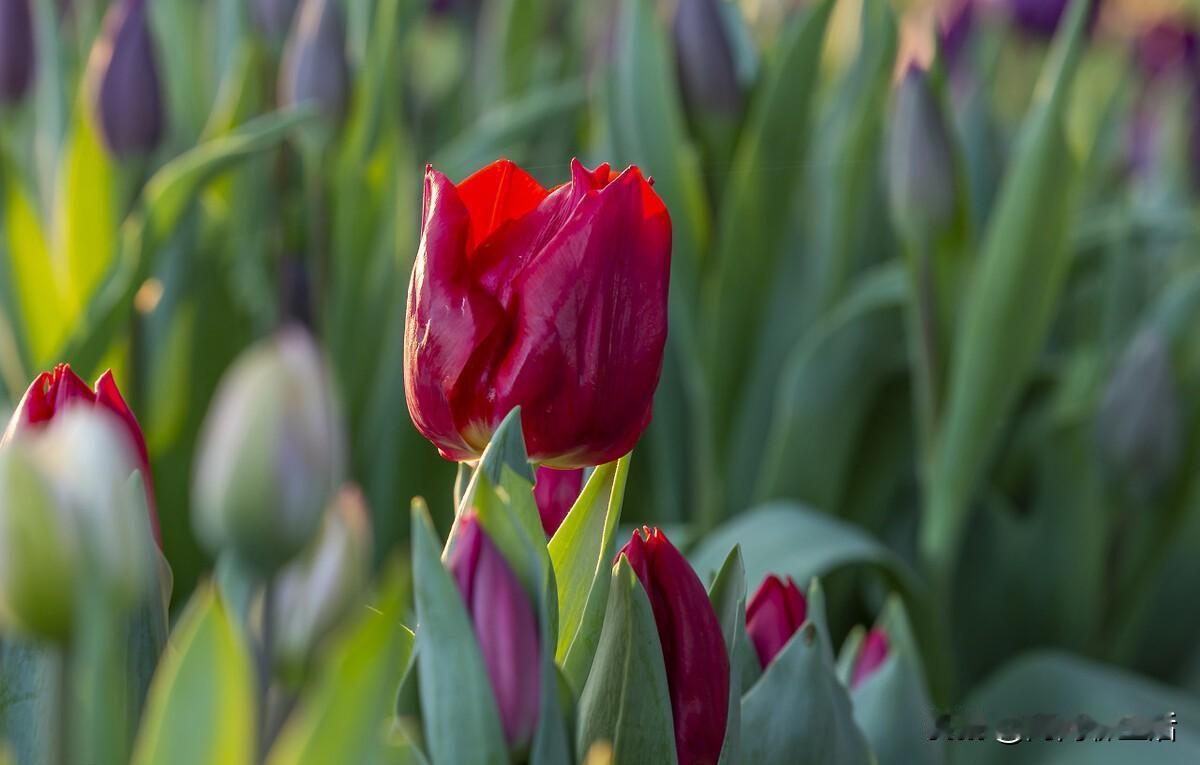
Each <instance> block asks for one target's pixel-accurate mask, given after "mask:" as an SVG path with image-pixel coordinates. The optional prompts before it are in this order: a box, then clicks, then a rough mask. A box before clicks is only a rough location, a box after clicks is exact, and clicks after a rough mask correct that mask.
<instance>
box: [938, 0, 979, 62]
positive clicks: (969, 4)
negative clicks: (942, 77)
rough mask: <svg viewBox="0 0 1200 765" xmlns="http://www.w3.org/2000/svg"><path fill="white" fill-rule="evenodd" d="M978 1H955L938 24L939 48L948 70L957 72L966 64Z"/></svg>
mask: <svg viewBox="0 0 1200 765" xmlns="http://www.w3.org/2000/svg"><path fill="white" fill-rule="evenodd" d="M976 1H977V0H954V1H953V2H952V3H951V4H950V6H949V8H948V9H947V11H946V13H944V14H943V15H942V16H941V17H940V18H939V22H938V48H939V50H940V52H941V56H942V60H943V61H944V62H945V65H946V69H948V70H950V71H952V72H953V71H955V70H958V69H960V68H961V66H962V65H963V64H965V63H966V62H965V60H964V58H965V55H966V52H967V48H968V46H969V45H970V42H971V35H972V33H973V32H974V29H975V3H976Z"/></svg>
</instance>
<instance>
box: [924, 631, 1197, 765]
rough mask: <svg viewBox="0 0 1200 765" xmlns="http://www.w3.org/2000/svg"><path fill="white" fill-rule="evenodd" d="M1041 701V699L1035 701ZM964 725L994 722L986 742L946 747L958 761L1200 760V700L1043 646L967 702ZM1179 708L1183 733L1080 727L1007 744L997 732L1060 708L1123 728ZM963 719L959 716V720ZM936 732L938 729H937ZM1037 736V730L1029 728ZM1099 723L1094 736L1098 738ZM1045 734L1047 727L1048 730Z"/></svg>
mask: <svg viewBox="0 0 1200 765" xmlns="http://www.w3.org/2000/svg"><path fill="white" fill-rule="evenodd" d="M1035 702H1036V703H1035ZM962 709H964V710H970V716H966V715H963V716H962V719H961V723H962V724H963V725H964V726H965V725H969V724H974V723H982V724H986V725H988V727H987V728H986V730H985V732H984V736H985V738H987V739H991V740H987V741H983V742H973V741H964V742H947V743H945V745H944V746H945V750H946V752H947V753H948V754H949V762H951V763H952V764H953V765H991V763H1011V762H1020V763H1022V765H1126V763H1132V762H1146V763H1150V762H1153V763H1154V764H1155V765H1173V764H1174V763H1178V764H1179V765H1184V763H1194V762H1198V761H1200V743H1198V742H1197V739H1196V737H1195V736H1194V735H1190V734H1191V733H1192V732H1193V731H1194V729H1192V728H1191V727H1190V726H1192V725H1194V723H1195V721H1196V720H1197V719H1200V701H1198V700H1197V699H1196V698H1194V697H1192V696H1188V695H1186V694H1184V693H1181V692H1179V691H1178V690H1176V689H1173V688H1168V687H1166V686H1163V685H1160V684H1158V683H1155V682H1152V681H1150V680H1147V679H1144V678H1141V677H1138V676H1136V675H1133V674H1130V673H1128V672H1125V671H1123V670H1119V669H1116V668H1112V667H1106V666H1104V665H1101V664H1096V663H1093V662H1090V661H1087V660H1085V659H1081V658H1079V657H1076V656H1071V655H1069V654H1061V653H1052V652H1037V653H1032V654H1027V655H1025V656H1023V657H1020V658H1018V659H1016V660H1015V661H1013V662H1012V663H1011V664H1009V665H1008V666H1007V667H1005V668H1004V669H1002V670H1001V671H1000V672H999V673H997V674H996V675H995V676H994V677H993V678H992V679H991V680H989V681H988V682H987V683H986V684H985V685H984V686H983V687H981V688H978V689H976V690H975V691H974V692H973V693H972V694H971V695H970V696H969V697H968V699H967V700H966V701H965V702H964V703H963V705H962ZM1171 712H1174V713H1175V714H1176V716H1177V719H1178V720H1179V723H1180V730H1179V731H1178V732H1177V736H1176V740H1175V741H1172V742H1170V743H1166V742H1161V743H1159V742H1151V741H1104V742H1096V741H1091V740H1088V741H1082V742H1080V741H1076V740H1075V738H1076V737H1077V735H1078V733H1077V732H1066V731H1064V732H1063V733H1064V736H1063V737H1064V739H1068V740H1064V741H1063V742H1061V743H1059V742H1057V741H1050V742H1044V741H1037V742H1033V741H1030V742H1024V741H1023V742H1020V743H1017V744H1014V745H1010V746H1002V745H1000V744H998V743H996V741H995V737H996V735H997V734H998V733H999V734H1002V735H1004V736H1005V737H1008V736H1011V735H1012V734H1013V733H1014V732H1017V730H1016V727H1015V726H1014V725H1013V723H1014V722H1015V721H1017V720H1020V719H1024V720H1030V718H1032V717H1033V716H1034V715H1035V714H1041V715H1056V716H1058V718H1059V719H1060V720H1061V721H1063V722H1065V723H1076V722H1078V721H1079V717H1080V715H1087V716H1088V717H1090V718H1091V719H1092V720H1093V721H1095V722H1096V723H1099V724H1100V725H1105V726H1109V727H1112V728H1116V727H1118V726H1119V724H1120V722H1121V721H1122V720H1123V719H1124V718H1129V717H1138V718H1141V719H1142V720H1151V719H1153V718H1155V717H1157V716H1159V715H1166V714H1168V713H1171ZM952 722H953V723H958V722H959V720H953V719H952ZM930 733H932V731H931V732H930ZM1028 733H1030V734H1031V735H1032V734H1033V733H1034V731H1032V730H1029V731H1028ZM1096 734H1097V731H1096V730H1092V731H1091V732H1090V735H1089V736H1088V738H1094V737H1095V736H1096ZM1042 735H1043V736H1044V735H1045V733H1044V732H1043V733H1042ZM1151 752H1152V753H1153V754H1151Z"/></svg>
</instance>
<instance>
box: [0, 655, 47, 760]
mask: <svg viewBox="0 0 1200 765" xmlns="http://www.w3.org/2000/svg"><path fill="white" fill-rule="evenodd" d="M54 662H55V658H54V655H53V653H52V651H51V650H50V649H49V648H46V647H44V646H41V645H38V644H35V643H29V642H23V641H18V640H17V639H15V638H12V637H10V636H5V637H4V639H3V640H0V740H4V741H7V742H8V744H9V745H10V746H11V747H12V750H13V753H14V754H15V755H16V757H17V761H18V762H22V763H26V762H31V763H36V762H42V761H43V760H44V759H45V757H46V755H47V753H46V751H45V747H46V741H47V737H48V736H49V735H50V725H49V721H50V720H51V719H53V715H54V711H53V709H52V706H51V704H52V701H53V699H54Z"/></svg>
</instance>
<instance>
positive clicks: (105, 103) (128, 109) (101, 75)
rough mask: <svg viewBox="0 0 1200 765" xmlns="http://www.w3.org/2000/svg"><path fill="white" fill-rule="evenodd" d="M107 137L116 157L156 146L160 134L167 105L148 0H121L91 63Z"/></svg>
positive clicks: (110, 15)
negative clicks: (164, 104)
mask: <svg viewBox="0 0 1200 765" xmlns="http://www.w3.org/2000/svg"><path fill="white" fill-rule="evenodd" d="M88 68H89V76H90V77H92V78H93V80H92V82H93V83H94V87H95V89H94V91H93V92H94V94H95V109H96V116H97V122H98V123H99V125H100V130H101V133H102V134H103V136H104V142H105V144H106V145H107V146H108V149H109V151H111V152H112V153H113V154H115V155H116V156H118V157H129V156H133V155H138V154H146V153H149V152H150V151H153V150H154V148H155V147H157V146H158V143H159V141H160V140H161V139H162V133H163V104H162V94H161V91H160V88H159V82H158V66H157V65H156V63H155V54H154V39H153V37H152V36H151V34H150V25H149V18H148V17H147V15H146V0H118V2H116V3H115V4H114V5H112V7H110V8H109V9H108V13H107V14H106V15H105V17H104V30H103V32H101V34H100V37H99V39H97V40H96V44H95V46H93V48H92V57H91V61H90V62H89V63H88Z"/></svg>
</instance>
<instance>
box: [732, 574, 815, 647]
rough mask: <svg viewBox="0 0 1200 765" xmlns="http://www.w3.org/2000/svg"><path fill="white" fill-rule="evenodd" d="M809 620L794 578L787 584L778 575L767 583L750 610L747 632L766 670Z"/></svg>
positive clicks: (767, 579)
mask: <svg viewBox="0 0 1200 765" xmlns="http://www.w3.org/2000/svg"><path fill="white" fill-rule="evenodd" d="M807 617H808V603H807V601H806V600H805V599H804V593H802V592H800V589H799V588H798V587H796V583H795V582H793V581H792V579H791V577H788V580H787V583H784V582H783V581H782V580H780V579H779V577H777V576H775V575H774V574H771V575H770V576H768V577H767V578H766V579H765V580H763V583H762V585H760V586H759V588H758V592H756V593H754V597H753V598H751V599H750V603H749V605H747V606H746V631H747V632H748V633H749V634H750V642H752V643H753V644H754V650H755V652H756V653H757V654H758V661H759V663H760V664H761V665H762V666H763V667H764V668H765V667H766V666H767V665H768V664H770V663H771V660H772V659H774V658H775V657H776V656H777V655H778V654H779V652H780V651H782V650H783V647H784V646H785V645H787V642H788V641H789V640H791V639H792V635H794V634H795V633H796V630H798V629H800V627H801V625H803V624H804V620H805V619H806V618H807Z"/></svg>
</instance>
